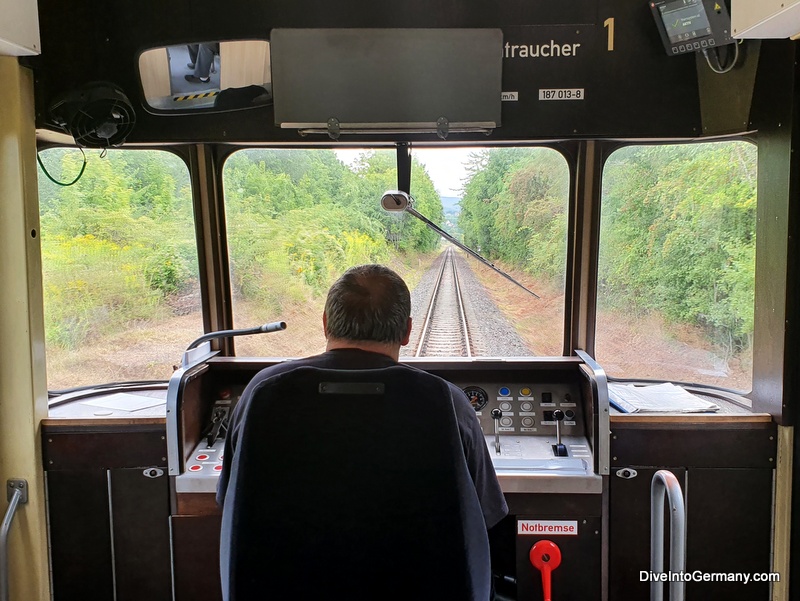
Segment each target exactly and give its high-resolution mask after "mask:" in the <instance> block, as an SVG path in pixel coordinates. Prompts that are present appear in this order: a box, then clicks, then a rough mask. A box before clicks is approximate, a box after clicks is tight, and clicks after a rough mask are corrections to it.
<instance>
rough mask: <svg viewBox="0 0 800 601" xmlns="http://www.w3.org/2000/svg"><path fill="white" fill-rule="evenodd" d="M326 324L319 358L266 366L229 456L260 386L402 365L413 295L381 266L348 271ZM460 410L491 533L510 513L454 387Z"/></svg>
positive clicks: (231, 434)
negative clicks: (308, 374)
mask: <svg viewBox="0 0 800 601" xmlns="http://www.w3.org/2000/svg"><path fill="white" fill-rule="evenodd" d="M322 325H323V328H324V332H325V338H326V339H327V345H326V350H325V352H324V353H322V354H320V355H315V356H312V357H307V358H304V359H297V360H294V361H288V362H285V363H280V364H277V365H273V366H271V367H267V368H266V369H263V370H262V371H260V372H259V373H258V374H256V376H255V377H254V378H253V380H252V381H251V382H250V383H249V384H248V386H247V388H246V389H245V391H244V393H243V394H242V397H241V399H240V400H239V402H238V403H237V405H236V408H235V410H234V412H233V415H232V417H231V421H230V425H229V428H228V434H227V436H226V439H225V456H226V457H233V455H234V453H233V451H234V449H235V448H236V444H237V440H238V438H239V430H240V428H241V421H240V418H239V416H240V415H242V414H243V413H244V410H245V409H246V407H247V406H248V405H249V404H250V403H251V402H252V399H253V391H254V390H255V389H256V388H257V386H258V384H259V383H260V382H263V381H264V380H266V379H267V378H269V377H271V376H274V375H276V374H279V373H284V372H287V371H290V370H292V369H295V368H297V367H302V366H313V367H321V368H332V369H380V368H384V367H390V366H392V365H396V364H397V363H398V360H399V357H400V347H401V346H404V345H406V344H408V341H409V336H410V334H411V295H410V293H409V291H408V287H407V286H406V283H405V282H404V281H403V279H402V278H401V277H400V276H399V275H397V274H396V273H395V272H394V271H392V270H391V269H388V268H387V267H384V266H382V265H361V266H358V267H353V268H351V269H348V270H347V271H346V272H345V273H344V274H343V275H342V276H341V277H340V278H339V279H338V280H337V281H336V282H334V284H333V285H332V286H331V288H330V290H329V291H328V297H327V300H326V302H325V310H324V313H323V315H322ZM449 386H450V389H451V391H452V398H453V403H454V405H455V413H456V420H457V422H458V427H459V430H460V434H461V441H462V445H463V448H464V456H465V458H466V462H467V467H468V469H469V473H470V476H471V478H472V483H471V484H472V486H474V487H475V490H476V492H477V495H478V499H479V501H480V504H481V509H482V511H483V517H484V520H485V522H486V528H487V530H488V529H489V528H491V527H492V526H494V525H495V524H497V523H498V522H499V521H500V520H501V519H502V518H503V517H504V516H505V515H506V514H507V513H508V507H507V505H506V501H505V498H504V497H503V493H502V492H501V490H500V485H499V484H498V482H497V476H496V474H495V471H494V467H493V465H492V461H491V458H490V456H489V451H488V449H487V446H486V442H485V439H484V436H483V432H482V431H481V428H480V424H479V423H478V418H477V416H476V415H475V411H474V409H473V408H472V405H470V403H469V400H467V396H466V395H465V394H464V392H463V391H462V390H461V389H460V388H458V387H457V386H455V385H453V384H449ZM229 477H230V474H229V473H228V471H227V462H226V466H225V467H224V468H223V471H222V474H221V477H220V481H219V486H218V489H217V502H218V503H219V505H220V506H222V504H223V503H224V501H225V494H226V490H227V486H228V481H229Z"/></svg>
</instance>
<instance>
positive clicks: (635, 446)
mask: <svg viewBox="0 0 800 601" xmlns="http://www.w3.org/2000/svg"><path fill="white" fill-rule="evenodd" d="M673 426H674V427H669V428H667V427H664V426H663V425H661V426H660V427H659V426H658V425H654V426H652V427H644V428H642V427H640V428H623V427H620V425H619V423H615V424H614V426H613V430H612V432H611V462H612V465H617V466H626V465H627V466H630V465H652V466H664V467H668V466H670V465H675V466H682V467H738V468H745V467H750V468H755V467H760V468H768V469H769V468H773V467H774V466H775V457H776V453H777V442H776V426H775V424H771V423H764V424H758V425H752V426H745V427H735V426H734V425H730V426H725V425H723V424H714V425H713V427H706V428H702V427H701V426H699V425H697V424H687V425H686V426H685V427H680V426H676V425H674V424H673ZM651 475H652V474H651Z"/></svg>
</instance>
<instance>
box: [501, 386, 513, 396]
mask: <svg viewBox="0 0 800 601" xmlns="http://www.w3.org/2000/svg"><path fill="white" fill-rule="evenodd" d="M509 394H511V390H509V389H508V388H506V387H505V386H503V387H502V388H501V389H500V396H508V395H509Z"/></svg>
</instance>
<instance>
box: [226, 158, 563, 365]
mask: <svg viewBox="0 0 800 601" xmlns="http://www.w3.org/2000/svg"><path fill="white" fill-rule="evenodd" d="M395 162H396V153H395V151H393V150H391V151H390V150H371V149H359V150H346V151H339V150H337V151H334V150H321V149H313V150H311V149H302V150H294V149H261V150H242V151H239V152H237V153H235V154H234V155H232V156H231V157H230V158H229V159H228V161H227V162H226V164H225V168H224V172H223V181H224V190H225V207H226V218H227V232H228V249H229V256H230V261H231V281H232V287H233V314H234V323H235V326H236V327H247V326H252V325H257V324H260V323H265V322H268V321H275V320H284V321H286V322H287V324H288V329H287V331H286V332H282V333H278V334H270V335H268V336H251V337H243V338H238V339H236V352H237V355H255V356H258V355H262V356H288V357H294V356H304V355H309V354H314V353H319V352H321V351H322V350H324V348H325V339H324V336H323V332H322V311H323V306H324V301H325V295H326V293H327V290H328V288H329V287H330V285H331V283H333V281H334V280H335V279H336V278H338V277H339V276H340V275H341V274H342V273H343V272H344V271H345V270H346V269H347V268H349V267H351V266H354V265H358V264H362V263H383V264H386V265H388V266H389V267H391V268H393V269H394V270H395V271H397V272H398V273H399V274H400V275H401V276H403V278H404V279H405V280H406V282H407V283H408V284H409V288H410V289H411V291H412V305H413V307H412V316H413V320H414V331H412V338H411V343H410V344H409V345H408V346H407V347H405V348H404V349H403V350H402V354H403V355H404V356H414V355H419V356H431V355H434V354H435V355H438V356H467V353H468V354H469V356H530V355H560V354H561V352H562V348H563V304H564V298H563V294H564V292H563V291H564V274H565V256H566V255H565V249H566V223H567V218H566V214H567V193H568V181H569V180H568V169H567V166H566V161H565V160H564V158H563V157H561V155H559V154H558V153H557V152H555V151H553V150H550V149H546V148H529V149H523V148H516V149H477V148H471V149H457V148H451V149H424V148H421V149H417V148H415V149H414V150H413V166H412V177H411V195H412V196H413V199H414V204H413V208H414V210H415V211H418V212H419V213H421V214H422V215H424V216H425V217H426V218H428V219H429V220H431V221H432V222H434V223H435V224H436V225H438V226H440V227H442V229H444V230H445V231H447V232H448V233H450V234H451V235H452V236H454V237H455V238H456V239H457V240H459V241H462V242H463V243H465V244H466V245H468V246H470V247H472V248H474V249H475V250H476V251H478V252H480V253H482V254H483V255H484V256H485V257H486V259H487V260H489V261H490V262H492V263H494V264H496V265H497V266H498V267H499V268H501V269H503V270H504V271H505V272H506V273H507V274H508V275H509V276H510V278H511V279H509V278H506V277H504V276H502V275H500V274H498V273H496V272H495V271H492V270H491V269H490V268H487V267H486V266H485V265H484V264H482V263H481V262H480V261H479V260H476V259H474V258H472V257H471V256H469V254H468V253H465V252H464V251H463V250H460V249H457V248H455V247H454V246H453V245H452V244H450V243H449V242H445V241H444V240H443V239H442V238H441V237H440V236H439V235H438V234H437V233H435V232H434V231H432V230H431V229H430V228H428V227H427V226H426V225H425V224H424V223H423V222H422V221H420V220H418V219H416V218H415V217H414V216H413V215H412V214H410V213H408V212H405V213H387V212H385V211H384V210H383V209H382V208H381V204H380V199H381V196H382V194H383V193H384V192H385V191H387V190H393V189H396V188H397V169H396V164H395ZM448 248H455V250H454V251H453V254H452V257H453V258H452V259H449V258H448V259H447V260H448V261H450V260H452V261H454V262H455V264H456V265H457V266H458V273H459V276H458V277H459V280H460V288H459V290H460V292H459V293H458V295H459V296H460V297H461V305H460V307H461V308H452V309H449V311H448V312H449V313H453V314H455V313H463V315H464V317H465V318H466V320H467V324H468V325H467V327H466V329H467V330H468V332H467V338H468V341H467V342H461V343H459V344H456V345H451V344H450V343H449V342H447V343H444V344H441V343H440V342H436V343H431V344H430V345H426V344H423V342H422V341H423V339H424V336H423V334H422V330H423V329H424V328H423V326H424V322H425V321H426V318H427V316H428V315H429V314H430V313H431V312H432V311H431V310H430V307H431V299H432V291H433V289H434V284H435V281H436V279H437V274H438V272H439V267H440V265H441V264H442V263H443V262H445V259H446V257H449V256H451V255H450V254H449V253H448V252H446V249H448ZM448 277H449V276H448ZM512 279H513V280H516V281H517V282H518V283H519V284H520V285H517V284H515V283H514V282H513V281H511V280H512ZM524 288H527V289H528V290H530V291H533V292H534V293H536V294H537V295H539V297H540V298H538V299H537V298H535V297H534V296H533V295H532V294H530V293H529V292H527V291H526V290H525V289H524ZM443 296H444V295H443ZM448 302H450V301H448ZM458 306H459V305H453V307H458ZM432 323H433V322H432ZM447 327H451V325H447V326H445V325H442V324H441V323H440V324H439V325H437V326H435V327H434V330H436V329H437V328H438V329H439V330H441V331H444V329H445V328H447ZM456 329H459V328H456ZM460 329H461V330H463V329H464V328H463V327H462V328H460ZM425 336H427V334H426V335H425ZM449 336H450V335H449V334H447V335H446V336H445V338H447V337H449Z"/></svg>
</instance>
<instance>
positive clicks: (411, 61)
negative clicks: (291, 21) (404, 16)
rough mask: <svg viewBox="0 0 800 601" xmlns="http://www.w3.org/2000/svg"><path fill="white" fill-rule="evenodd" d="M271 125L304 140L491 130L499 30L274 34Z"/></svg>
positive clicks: (497, 103)
mask: <svg viewBox="0 0 800 601" xmlns="http://www.w3.org/2000/svg"><path fill="white" fill-rule="evenodd" d="M270 45H271V55H272V56H271V60H272V86H273V96H274V103H275V105H274V106H275V124H276V125H278V126H280V127H283V128H297V129H300V130H304V131H303V133H313V132H317V131H318V132H320V133H327V134H328V135H330V136H331V137H332V138H338V137H339V135H340V134H342V133H348V132H353V133H370V132H373V133H378V132H386V131H399V132H427V131H430V132H435V133H437V134H438V135H439V136H440V137H442V138H444V137H446V136H447V134H448V133H449V132H455V131H481V130H484V131H487V132H488V131H491V130H492V129H493V128H495V127H498V126H499V125H500V112H501V80H502V57H503V50H502V47H503V34H502V31H501V30H500V29H273V30H272V34H271V37H270Z"/></svg>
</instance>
